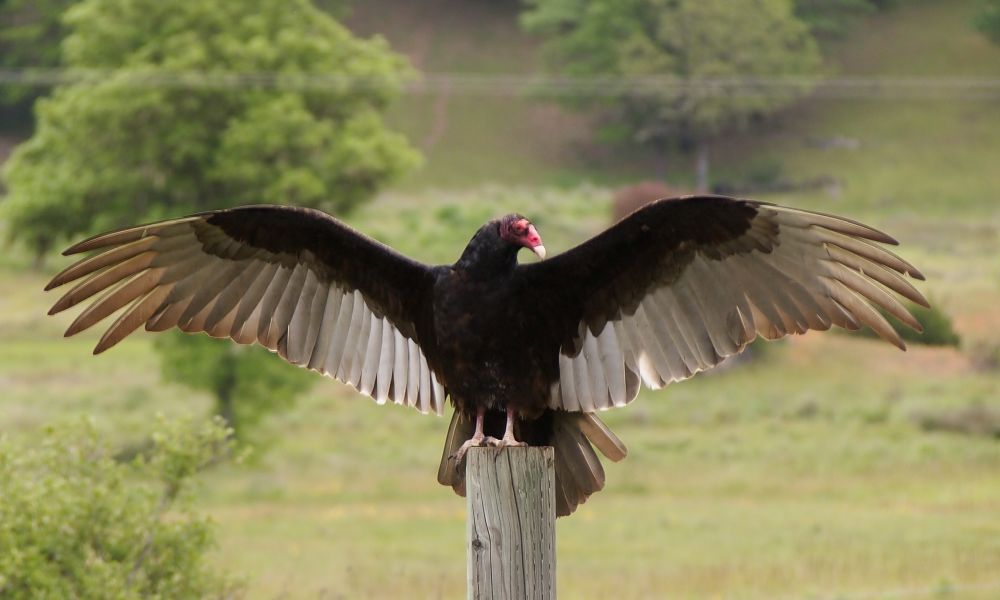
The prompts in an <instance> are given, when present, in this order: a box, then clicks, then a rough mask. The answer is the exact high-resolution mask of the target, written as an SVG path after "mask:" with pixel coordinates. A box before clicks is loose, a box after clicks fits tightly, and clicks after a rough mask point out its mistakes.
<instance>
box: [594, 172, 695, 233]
mask: <svg viewBox="0 0 1000 600" xmlns="http://www.w3.org/2000/svg"><path fill="white" fill-rule="evenodd" d="M689 193H690V192H688V191H685V190H679V189H677V188H672V187H670V186H669V185H667V184H665V183H661V182H659V181H642V182H640V183H637V184H635V185H630V186H627V187H623V188H620V189H619V190H618V191H616V192H615V195H614V199H613V200H612V218H613V219H614V222H615V223H617V222H618V221H621V220H622V219H624V218H625V217H627V216H629V215H630V214H632V213H634V212H635V211H637V210H639V209H640V208H642V207H643V206H646V205H647V204H649V203H650V202H652V201H654V200H659V199H660V198H675V197H677V196H684V195H686V194H689Z"/></svg>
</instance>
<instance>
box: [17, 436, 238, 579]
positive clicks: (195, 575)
mask: <svg viewBox="0 0 1000 600" xmlns="http://www.w3.org/2000/svg"><path fill="white" fill-rule="evenodd" d="M152 439H153V444H152V448H151V451H150V452H149V453H148V454H146V455H145V456H142V457H139V458H137V459H135V460H133V461H132V462H130V463H119V462H116V461H115V460H114V458H113V452H112V450H111V449H110V448H109V446H108V444H107V443H106V442H105V441H103V440H102V439H101V438H100V437H99V436H98V435H97V433H96V430H95V428H94V426H93V424H92V423H89V422H88V423H83V424H82V425H81V426H78V427H74V428H52V429H49V430H48V431H46V432H45V433H44V435H42V436H40V439H38V438H32V439H31V440H30V442H24V443H15V442H12V441H11V440H9V439H0V497H2V502H0V597H3V598H10V599H19V598H122V599H126V598H147V597H156V598H206V597H210V598H216V597H230V596H233V595H234V594H235V592H236V589H235V588H234V587H233V585H232V583H231V582H229V581H227V580H226V579H224V578H223V577H220V576H219V575H217V574H216V573H215V572H214V570H212V569H209V568H208V566H207V565H206V564H205V562H204V557H205V553H206V551H207V550H208V549H209V548H211V547H212V544H213V535H212V527H211V525H210V523H209V522H208V521H207V520H206V519H205V518H202V517H199V516H197V515H195V514H194V513H192V512H191V510H190V508H189V506H188V504H187V495H186V494H185V492H186V491H187V489H188V488H189V487H190V485H191V480H192V478H193V477H194V475H195V474H196V473H198V472H199V471H200V470H202V469H203V468H205V467H206V466H207V465H209V464H212V463H214V462H216V461H218V460H220V458H222V457H223V456H225V455H226V454H227V453H228V449H229V447H230V445H229V441H228V439H229V431H228V430H227V429H225V428H224V427H222V425H221V423H220V422H219V421H213V422H208V423H205V424H202V425H200V426H194V425H192V424H191V423H189V422H174V423H167V422H161V423H160V424H159V426H158V428H157V429H156V431H155V432H154V433H153V435H152Z"/></svg>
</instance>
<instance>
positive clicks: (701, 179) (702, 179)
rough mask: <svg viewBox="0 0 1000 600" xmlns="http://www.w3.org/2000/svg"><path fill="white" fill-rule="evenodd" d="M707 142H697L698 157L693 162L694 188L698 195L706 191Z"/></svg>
mask: <svg viewBox="0 0 1000 600" xmlns="http://www.w3.org/2000/svg"><path fill="white" fill-rule="evenodd" d="M708 151H709V144H708V140H698V157H697V159H696V162H695V187H696V189H697V191H698V193H699V194H704V193H707V192H708V191H709V190H708V160H709V158H708Z"/></svg>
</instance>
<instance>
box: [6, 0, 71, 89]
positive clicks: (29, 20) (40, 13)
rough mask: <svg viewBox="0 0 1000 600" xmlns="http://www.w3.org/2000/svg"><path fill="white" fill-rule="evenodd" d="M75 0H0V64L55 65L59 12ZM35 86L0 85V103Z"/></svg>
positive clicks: (60, 31)
mask: <svg viewBox="0 0 1000 600" xmlns="http://www.w3.org/2000/svg"><path fill="white" fill-rule="evenodd" d="M76 1H77V0H0V67H3V68H6V69H25V68H31V67H43V68H46V67H47V68H51V67H54V66H56V65H57V64H59V41H60V40H61V39H62V36H63V32H64V28H63V25H62V14H63V12H64V11H65V10H66V8H67V7H69V6H70V5H71V4H73V3H74V2H76ZM37 92H38V90H37V88H32V87H26V86H19V85H2V86H0V103H2V104H9V103H14V102H18V101H20V100H22V99H25V98H28V97H30V96H32V95H34V94H37Z"/></svg>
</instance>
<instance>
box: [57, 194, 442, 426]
mask: <svg viewBox="0 0 1000 600" xmlns="http://www.w3.org/2000/svg"><path fill="white" fill-rule="evenodd" d="M82 252H93V254H92V255H91V256H86V257H84V258H83V259H81V260H78V261H76V262H75V263H73V264H72V265H70V266H69V267H67V268H66V269H65V270H63V271H62V272H61V273H59V274H57V275H56V276H55V277H54V278H53V279H52V281H51V282H50V283H49V285H48V286H47V288H46V289H53V288H56V287H60V286H63V285H66V284H70V283H72V284H73V287H72V288H71V289H70V290H69V291H68V292H66V293H65V294H63V295H62V297H61V298H60V299H59V300H57V301H56V303H55V305H54V306H53V308H52V311H51V312H52V313H53V314H55V313H58V312H60V311H63V310H66V309H67V308H70V307H72V306H75V305H78V304H81V303H89V306H86V308H85V309H84V310H83V311H82V312H81V313H80V314H79V315H78V316H77V317H76V319H75V320H74V321H73V322H72V324H71V325H70V326H69V329H68V330H67V335H73V334H75V333H78V332H80V331H83V330H84V329H87V328H88V327H91V326H93V325H95V324H96V323H98V322H99V321H101V320H103V319H105V318H106V317H109V316H111V315H112V314H113V313H116V312H119V311H120V313H119V314H118V316H117V318H116V319H115V320H114V322H113V323H112V324H111V325H110V326H109V327H108V329H107V331H105V332H104V335H103V336H102V337H101V340H100V341H99V342H98V344H97V347H96V348H95V352H97V353H99V352H103V351H104V350H107V349H108V348H110V347H112V346H114V345H115V344H117V343H118V342H120V341H121V340H123V339H124V338H125V337H127V336H128V335H129V334H130V333H132V332H133V331H135V330H136V329H138V328H139V327H140V326H145V329H146V330H148V331H163V330H166V329H169V328H171V327H178V328H180V329H182V330H184V331H188V332H197V331H200V332H205V333H208V334H209V335H212V336H216V337H229V338H231V339H233V340H234V341H236V342H238V343H243V344H248V343H252V342H255V341H256V342H259V343H260V344H262V345H263V346H265V347H267V348H269V349H270V350H273V351H275V352H277V353H278V354H279V355H280V356H282V357H283V358H285V359H286V360H287V361H288V362H290V363H293V364H299V365H302V366H306V367H308V368H310V369H312V370H315V371H318V372H320V373H323V374H326V375H329V376H332V377H336V378H338V379H341V380H342V381H345V382H346V383H349V384H351V385H353V386H355V387H356V388H358V389H359V390H360V391H362V392H363V393H365V394H367V395H369V396H372V397H373V398H374V399H375V400H376V401H378V402H380V403H384V402H386V401H387V400H388V398H390V397H392V398H393V401H394V402H395V403H398V404H406V405H410V406H414V407H416V408H417V409H418V410H421V411H422V412H436V413H438V414H441V413H442V412H443V410H444V403H445V399H446V397H447V390H446V389H445V388H444V387H443V386H442V385H441V384H440V382H439V379H438V377H437V375H436V373H435V368H436V362H435V360H432V358H433V354H432V353H428V348H427V347H425V346H424V344H425V343H429V342H426V340H427V339H432V336H431V335H430V334H429V332H432V331H433V330H432V329H431V327H432V325H431V323H432V321H431V320H430V319H429V315H428V313H427V312H426V310H427V309H426V308H425V307H426V306H429V303H428V302H426V298H428V295H429V294H430V290H431V286H432V284H433V281H434V275H433V273H432V269H431V268H429V267H427V266H425V265H422V264H420V263H417V262H415V261H411V260H409V259H407V258H405V257H403V256H402V255H399V254H397V253H395V252H394V251H392V250H391V249H389V248H388V247H386V246H383V245H382V244H380V243H378V242H375V241H374V240H371V239H368V238H365V237H364V236H362V235H361V234H359V233H357V232H355V231H354V230H352V229H350V228H348V227H346V226H345V225H343V224H341V223H339V222H338V221H336V220H334V219H333V218H332V217H329V216H327V215H324V214H322V213H319V212H318V211H313V210H309V209H294V208H287V207H274V206H257V207H244V208H238V209H231V210H224V211H214V212H209V213H202V214H198V215H191V216H189V217H184V218H181V219H173V220H169V221H163V222H159V223H152V224H148V225H141V226H137V227H130V228H127V229H122V230H119V231H113V232H109V233H105V234H101V235H97V236H94V237H92V238H89V239H87V240H84V241H82V242H80V243H78V244H76V245H74V246H72V247H71V248H69V249H68V250H67V251H66V254H77V253H82ZM431 350H433V346H432V347H431ZM400 359H401V360H400ZM394 384H395V385H394Z"/></svg>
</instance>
